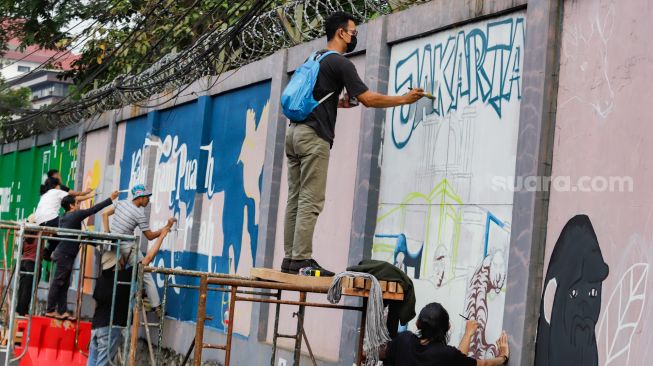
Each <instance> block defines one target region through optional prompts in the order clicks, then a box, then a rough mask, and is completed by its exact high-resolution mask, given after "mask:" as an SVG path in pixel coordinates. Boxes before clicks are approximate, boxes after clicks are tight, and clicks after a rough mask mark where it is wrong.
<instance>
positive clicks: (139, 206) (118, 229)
mask: <svg viewBox="0 0 653 366" xmlns="http://www.w3.org/2000/svg"><path fill="white" fill-rule="evenodd" d="M131 193H132V200H131V201H118V202H116V203H114V205H113V207H112V208H110V209H108V210H107V211H105V212H104V213H103V215H102V218H103V227H104V230H105V231H106V232H111V233H114V234H123V235H134V230H135V229H136V227H138V228H140V229H141V232H142V233H143V235H144V236H145V237H146V238H147V240H154V239H156V238H158V237H159V236H161V234H162V232H163V230H165V229H166V228H167V230H170V229H171V228H172V225H174V223H175V222H176V221H177V220H176V219H175V218H173V217H171V218H169V219H168V222H167V223H166V225H165V226H164V228H163V229H161V230H158V231H152V230H150V225H149V223H148V219H147V217H146V216H145V207H147V205H149V204H150V196H151V195H152V193H151V192H149V191H148V190H147V189H145V186H144V185H142V184H137V185H135V186H134V187H133V188H132V189H131ZM111 215H114V218H113V221H112V226H109V217H110V216H111ZM120 256H121V258H120V259H119V261H123V262H125V263H127V264H128V265H130V266H134V267H135V266H136V263H138V262H140V261H141V260H142V259H143V258H144V256H143V253H141V251H140V249H139V248H138V243H132V244H130V245H125V246H123V247H121V248H120ZM114 257H115V252H113V251H106V252H105V253H104V254H103V255H102V267H103V268H108V264H107V263H110V262H115V258H114ZM143 284H144V285H145V292H146V294H147V298H148V301H149V308H150V309H151V310H153V311H155V312H156V313H157V314H158V315H159V316H160V315H161V314H160V306H161V299H160V298H159V290H158V288H157V286H156V283H154V278H153V277H152V274H151V273H149V272H148V273H145V275H144V276H143Z"/></svg>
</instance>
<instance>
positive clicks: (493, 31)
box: [372, 12, 526, 357]
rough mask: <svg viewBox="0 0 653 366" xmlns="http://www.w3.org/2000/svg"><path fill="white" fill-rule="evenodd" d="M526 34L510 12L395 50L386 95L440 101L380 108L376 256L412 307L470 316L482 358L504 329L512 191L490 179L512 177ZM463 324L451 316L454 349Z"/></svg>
mask: <svg viewBox="0 0 653 366" xmlns="http://www.w3.org/2000/svg"><path fill="white" fill-rule="evenodd" d="M525 27H526V26H525V18H524V13H523V12H517V13H513V14H511V15H509V16H504V17H500V18H496V19H490V20H487V21H483V22H479V23H474V24H469V25H466V26H464V27H460V28H456V29H452V30H448V31H445V32H440V33H437V34H435V35H432V36H428V37H425V38H421V39H417V40H411V41H408V42H404V43H401V44H398V45H395V46H393V48H392V51H391V60H390V70H391V72H390V80H389V89H390V93H393V94H403V93H406V92H407V91H408V89H409V88H411V87H422V88H424V89H425V90H426V91H429V92H431V93H432V94H434V95H435V97H436V99H435V100H430V99H426V98H424V99H422V100H420V102H418V103H417V104H416V105H411V106H402V107H396V108H393V109H389V110H388V112H387V118H386V127H385V138H384V144H383V152H382V166H381V192H380V204H379V213H378V217H377V228H376V235H375V238H374V245H373V249H372V250H373V253H372V254H373V257H374V258H376V259H382V260H386V261H389V262H391V263H394V264H395V265H397V266H398V267H399V268H402V269H403V270H404V271H405V272H406V273H407V274H409V275H410V276H411V277H412V278H413V279H414V283H415V288H416V294H417V307H418V308H420V307H422V306H424V305H426V304H427V303H429V302H432V301H438V302H441V303H443V305H444V306H445V307H446V308H447V309H448V310H449V312H450V313H452V314H456V313H464V314H465V315H466V316H469V317H470V318H472V319H476V320H477V321H478V322H479V323H480V327H479V330H478V332H477V334H476V335H475V337H474V339H473V342H472V348H471V350H470V354H473V355H475V356H477V357H492V356H493V355H495V354H496V349H495V346H494V345H493V343H494V341H495V340H496V338H498V336H499V335H500V331H501V325H502V317H503V303H504V299H505V291H506V288H505V283H506V276H505V273H506V266H507V259H508V257H507V253H508V245H509V237H510V220H511V217H512V192H502V191H497V190H495V189H493V187H492V177H494V176H502V177H511V176H514V173H515V161H516V150H517V130H518V123H519V105H520V100H521V65H522V58H523V57H522V54H523V51H524V35H525ZM463 322H464V320H463V319H462V318H461V319H457V317H455V318H452V325H453V336H452V341H453V342H454V343H455V342H456V341H457V339H459V338H460V337H461V336H462V332H463V330H464V329H463V328H464V323H463ZM411 327H412V325H411Z"/></svg>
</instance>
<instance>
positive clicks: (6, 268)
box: [0, 220, 137, 366]
mask: <svg viewBox="0 0 653 366" xmlns="http://www.w3.org/2000/svg"><path fill="white" fill-rule="evenodd" d="M0 230H5V231H6V232H5V235H4V238H3V239H4V240H3V254H4V257H3V258H2V259H0V261H2V262H3V268H2V272H3V273H2V276H1V282H0V284H1V285H2V298H1V299H0V301H1V305H0V308H2V307H4V305H5V301H6V299H7V296H9V297H10V300H9V304H8V308H7V314H6V317H5V318H6V319H2V322H0V326H2V327H4V328H5V329H4V332H3V333H4V336H3V337H2V339H3V341H4V340H6V346H0V353H5V362H4V365H5V366H8V365H9V364H10V363H11V362H15V361H19V360H20V359H21V358H23V357H24V356H25V354H26V353H27V350H28V348H29V342H30V335H31V325H32V316H33V315H36V314H34V312H35V309H34V306H35V303H36V299H35V298H36V297H37V296H38V285H39V282H40V275H41V267H42V264H43V260H42V255H41V248H42V247H43V245H44V244H43V242H44V241H46V240H53V241H54V240H56V241H58V242H72V243H79V244H81V252H80V253H81V254H80V262H79V263H80V266H79V268H77V269H74V268H73V272H74V271H75V270H77V271H78V272H79V276H78V285H77V286H78V287H77V297H76V301H75V303H76V307H75V320H74V322H75V343H74V344H75V347H78V346H79V323H80V322H81V309H82V302H83V287H84V282H85V281H86V280H96V279H97V278H95V277H92V276H87V275H86V258H87V251H88V246H89V245H91V246H98V245H99V246H101V247H102V248H103V247H107V248H111V250H115V251H116V258H118V257H119V256H120V246H121V245H124V244H125V243H136V237H135V236H130V235H117V234H107V233H101V232H91V231H82V230H70V229H63V228H56V227H47V226H39V225H34V224H29V223H26V222H24V221H22V222H15V221H4V220H0ZM12 236H13V239H14V240H13V242H14V245H13V246H11V248H10V246H9V243H10V239H11V238H12ZM29 238H33V239H36V257H35V260H34V270H33V271H21V269H20V268H21V263H22V262H23V244H24V241H25V239H29ZM10 252H11V253H12V255H11V257H9V256H8V253H10ZM7 272H8V273H9V276H8V277H7V275H6V274H7ZM21 275H32V276H33V277H32V286H31V289H30V291H31V300H30V305H29V309H28V313H27V316H21V315H18V314H17V313H16V306H17V299H16V298H17V296H18V288H19V280H20V276H21ZM117 279H118V271H115V273H114V282H113V293H112V301H111V315H110V319H109V326H110V327H113V313H114V309H115V294H116V289H117V286H118V284H123V285H130V286H131V287H132V288H133V287H134V282H135V280H136V279H137V278H136V271H133V274H132V281H131V282H129V283H123V282H118V281H117ZM130 305H131V304H130ZM130 311H131V306H130ZM130 319H131V317H128V319H127V326H126V327H125V328H126V329H129V328H131V324H130ZM18 320H25V321H26V322H27V327H26V331H25V333H24V334H23V337H26V338H25V347H24V349H23V351H22V353H21V354H20V355H16V357H12V354H13V350H14V347H15V344H14V339H15V336H16V334H15V333H16V324H17V321H18ZM110 341H111V333H109V342H110ZM3 343H4V342H3ZM125 351H127V349H125Z"/></svg>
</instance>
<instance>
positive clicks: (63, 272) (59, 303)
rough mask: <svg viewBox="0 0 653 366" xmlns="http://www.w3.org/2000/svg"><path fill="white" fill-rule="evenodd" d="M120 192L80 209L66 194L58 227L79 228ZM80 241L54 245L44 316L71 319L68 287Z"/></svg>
mask: <svg viewBox="0 0 653 366" xmlns="http://www.w3.org/2000/svg"><path fill="white" fill-rule="evenodd" d="M119 194H120V193H119V192H118V191H116V192H113V193H112V194H111V198H107V199H106V200H104V201H102V202H100V203H98V204H97V205H95V206H93V207H91V208H89V209H86V210H80V209H79V203H78V202H77V201H76V200H75V197H73V196H70V195H69V196H66V197H64V198H63V199H62V200H61V207H62V208H63V209H64V211H65V212H66V213H65V214H64V215H63V216H62V217H61V218H60V219H59V227H60V228H64V229H73V230H81V229H82V222H83V221H84V220H86V218H87V217H89V216H92V215H95V214H96V213H98V212H100V211H101V210H102V209H103V208H105V207H107V206H110V205H111V204H112V203H113V200H115V199H117V198H118V195H119ZM80 245H81V244H80V243H77V242H68V241H61V243H60V244H59V245H57V246H56V249H55V250H54V253H53V254H52V259H53V260H54V261H55V262H56V263H57V268H56V270H55V273H54V278H53V279H52V282H51V283H50V290H49V291H48V305H47V309H46V311H47V313H46V314H45V316H50V317H54V318H60V319H72V318H73V316H72V315H71V314H70V313H69V312H68V303H67V300H68V287H69V286H70V275H71V273H72V271H73V265H74V264H75V258H77V253H79V247H80Z"/></svg>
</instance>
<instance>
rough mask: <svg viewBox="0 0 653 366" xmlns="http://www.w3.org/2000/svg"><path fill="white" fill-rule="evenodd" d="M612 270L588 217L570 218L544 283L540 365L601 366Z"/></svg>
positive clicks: (538, 342) (537, 360) (537, 354)
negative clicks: (604, 300) (605, 295)
mask: <svg viewBox="0 0 653 366" xmlns="http://www.w3.org/2000/svg"><path fill="white" fill-rule="evenodd" d="M608 272H609V266H608V264H606V263H605V262H604V260H603V255H602V253H601V247H600V245H599V241H598V239H597V237H596V233H595V232H594V228H593V227H592V223H591V221H590V219H589V217H588V216H587V215H577V216H574V217H573V218H571V219H570V220H569V221H568V222H567V224H566V225H565V226H564V228H563V229H562V232H561V233H560V237H559V238H558V240H557V241H556V244H555V246H554V248H553V253H552V254H551V259H550V261H549V266H548V269H547V272H546V278H545V280H544V286H545V287H544V293H543V294H542V302H541V305H540V320H539V323H538V330H537V340H536V351H535V365H536V366H548V365H556V366H557V365H562V366H564V365H570V366H571V365H577V366H594V365H598V361H599V358H598V350H597V346H596V333H595V328H596V324H597V323H598V320H599V313H600V311H601V295H602V289H603V288H602V285H603V281H604V280H605V279H606V278H607V277H608Z"/></svg>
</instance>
